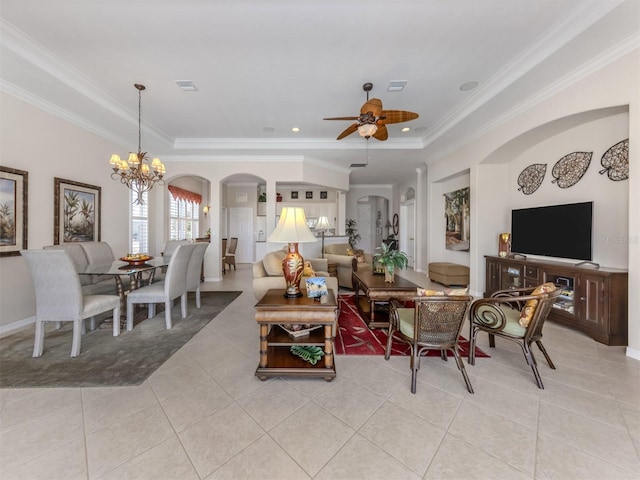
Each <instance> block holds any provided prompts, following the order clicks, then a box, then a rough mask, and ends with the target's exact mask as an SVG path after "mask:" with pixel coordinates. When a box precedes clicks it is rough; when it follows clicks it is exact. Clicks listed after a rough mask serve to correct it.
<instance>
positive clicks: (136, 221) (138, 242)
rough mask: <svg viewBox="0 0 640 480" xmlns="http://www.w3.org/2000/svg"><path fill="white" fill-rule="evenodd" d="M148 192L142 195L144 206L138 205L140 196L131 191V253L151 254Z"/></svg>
mask: <svg viewBox="0 0 640 480" xmlns="http://www.w3.org/2000/svg"><path fill="white" fill-rule="evenodd" d="M148 198H149V195H148V192H144V193H143V194H142V200H143V201H144V205H136V204H135V203H134V202H135V201H136V200H137V199H138V194H137V193H136V192H134V191H133V190H131V195H130V196H129V199H130V200H131V238H130V239H129V253H149V205H148V203H149V202H148Z"/></svg>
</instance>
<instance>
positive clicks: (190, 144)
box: [173, 137, 423, 150]
mask: <svg viewBox="0 0 640 480" xmlns="http://www.w3.org/2000/svg"><path fill="white" fill-rule="evenodd" d="M375 145H376V146H375V147H373V149H376V150H387V149H388V150H393V149H399V150H405V149H406V150H410V149H418V150H421V149H422V148H423V142H422V139H421V138H412V139H407V138H405V139H394V140H387V141H385V142H379V143H376V144H375ZM173 147H174V149H176V150H264V149H269V150H277V149H281V150H299V149H317V150H337V149H339V150H364V149H366V148H367V144H366V143H364V142H358V141H353V142H340V143H337V140H335V139H314V138H300V139H283V138H280V139H270V138H268V139H267V138H184V137H178V138H176V139H175V141H174V143H173Z"/></svg>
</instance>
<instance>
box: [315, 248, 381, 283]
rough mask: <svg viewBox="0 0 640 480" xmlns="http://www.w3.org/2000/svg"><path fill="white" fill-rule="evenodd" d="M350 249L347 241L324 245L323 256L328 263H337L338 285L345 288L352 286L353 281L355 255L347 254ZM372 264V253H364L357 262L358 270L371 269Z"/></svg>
mask: <svg viewBox="0 0 640 480" xmlns="http://www.w3.org/2000/svg"><path fill="white" fill-rule="evenodd" d="M351 251H352V248H351V245H349V244H348V243H334V244H332V245H325V246H324V258H325V259H326V260H328V261H329V263H335V264H337V265H338V285H340V286H341V287H345V288H353V282H352V281H351V272H352V271H353V267H352V261H353V259H354V258H356V257H355V256H354V255H353V254H351V255H350V254H349V252H351ZM362 260H364V261H362ZM372 265H373V255H371V254H369V253H365V254H364V258H362V259H361V261H359V262H358V270H366V269H371V268H372Z"/></svg>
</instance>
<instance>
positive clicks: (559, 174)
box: [551, 152, 593, 188]
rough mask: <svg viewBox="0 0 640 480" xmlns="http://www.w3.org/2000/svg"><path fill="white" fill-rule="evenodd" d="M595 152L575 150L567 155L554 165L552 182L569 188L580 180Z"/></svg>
mask: <svg viewBox="0 0 640 480" xmlns="http://www.w3.org/2000/svg"><path fill="white" fill-rule="evenodd" d="M592 155H593V152H573V153H570V154H569V155H565V156H564V157H562V158H561V159H560V160H558V161H557V162H556V164H555V165H554V166H553V170H552V171H551V174H552V175H553V177H554V179H553V180H551V183H556V182H557V183H558V186H559V187H560V188H569V187H572V186H573V185H575V184H576V183H578V182H579V181H580V179H581V178H582V176H583V175H584V174H585V172H586V171H587V168H589V164H590V163H591V156H592Z"/></svg>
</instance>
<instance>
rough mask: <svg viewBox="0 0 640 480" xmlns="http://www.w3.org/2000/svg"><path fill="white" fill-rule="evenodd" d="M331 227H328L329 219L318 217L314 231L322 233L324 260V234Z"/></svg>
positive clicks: (322, 216) (324, 216) (323, 216)
mask: <svg viewBox="0 0 640 480" xmlns="http://www.w3.org/2000/svg"><path fill="white" fill-rule="evenodd" d="M329 228H331V225H329V218H327V216H326V215H320V218H318V223H316V230H317V231H318V232H321V233H322V250H321V252H322V258H324V232H326V231H327V230H329Z"/></svg>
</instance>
